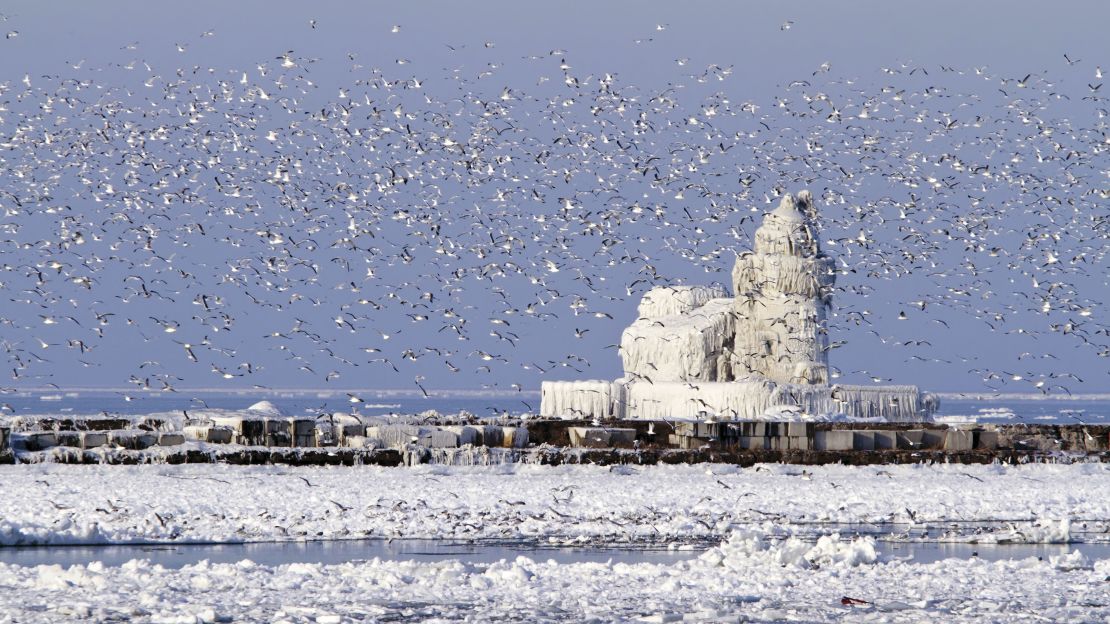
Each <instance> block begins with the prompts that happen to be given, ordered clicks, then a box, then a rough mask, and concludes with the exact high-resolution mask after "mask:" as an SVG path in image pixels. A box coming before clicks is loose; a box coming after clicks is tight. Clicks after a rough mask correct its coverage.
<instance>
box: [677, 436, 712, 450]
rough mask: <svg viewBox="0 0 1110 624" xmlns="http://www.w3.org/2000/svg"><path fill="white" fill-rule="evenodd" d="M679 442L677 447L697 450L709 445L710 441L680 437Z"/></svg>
mask: <svg viewBox="0 0 1110 624" xmlns="http://www.w3.org/2000/svg"><path fill="white" fill-rule="evenodd" d="M679 440H680V443H679V446H680V447H681V448H684V449H699V448H701V447H703V446H709V445H710V444H711V443H710V441H709V440H707V439H705V438H695V437H692V436H680V437H679Z"/></svg>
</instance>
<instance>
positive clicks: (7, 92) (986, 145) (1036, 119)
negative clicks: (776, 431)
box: [0, 24, 1110, 392]
mask: <svg viewBox="0 0 1110 624" xmlns="http://www.w3.org/2000/svg"><path fill="white" fill-rule="evenodd" d="M312 27H313V28H315V24H313V25H312ZM788 27H789V26H787V25H784V26H783V29H786V28H788ZM398 30H399V27H394V28H393V32H394V33H396V32H397V31H398ZM207 34H208V33H206V35H207ZM2 43H3V42H2V41H0V44H2ZM475 47H477V46H475ZM479 51H480V52H481V53H482V54H484V55H485V56H481V57H480V58H481V61H483V62H482V63H481V66H480V67H479V68H477V69H468V68H467V65H466V64H465V63H463V64H460V65H459V66H458V67H456V68H444V69H441V70H435V69H430V68H419V69H417V68H415V67H414V64H413V63H411V62H409V61H407V60H406V59H396V60H395V61H393V62H388V63H386V62H382V61H381V60H380V59H379V60H377V61H375V62H367V61H363V60H361V59H360V58H359V57H358V55H356V54H353V53H352V54H350V55H348V57H347V58H344V59H314V58H304V57H301V56H299V55H298V54H297V53H296V52H295V51H282V52H279V53H277V54H275V56H274V58H269V59H263V60H261V62H259V63H257V64H256V65H255V66H252V67H245V68H231V67H202V66H199V65H194V64H191V63H190V62H189V49H188V46H187V45H185V44H177V55H178V57H179V58H180V59H181V61H182V62H181V63H179V66H176V67H155V66H152V65H150V64H147V63H146V62H144V61H143V59H142V50H141V49H139V47H138V46H128V47H127V48H126V49H125V50H124V53H125V54H128V55H131V56H132V57H133V58H132V60H129V61H127V62H121V63H116V64H107V65H104V66H95V64H94V63H92V62H85V61H82V62H80V63H76V64H72V65H69V66H67V67H64V68H63V70H62V71H60V72H59V73H58V74H56V75H35V76H32V75H26V76H22V77H11V76H0V172H2V173H0V210H2V211H3V219H2V221H0V286H2V292H3V297H4V302H3V305H2V306H0V357H3V358H4V359H5V360H6V364H7V366H6V368H7V372H6V376H7V377H9V378H10V379H9V382H8V383H7V384H0V385H6V386H9V388H8V389H12V388H20V387H43V386H50V385H56V386H62V387H65V386H80V385H86V384H85V383H84V380H86V379H95V380H97V381H98V383H100V384H109V385H110V384H116V385H127V384H130V385H132V387H134V388H136V389H142V390H173V389H175V388H176V387H178V386H181V387H186V386H188V387H200V386H207V387H217V388H218V387H221V386H222V385H224V386H226V387H245V386H249V385H251V384H256V385H285V386H300V387H328V386H335V387H344V388H355V387H364V388H365V387H379V388H381V387H403V386H408V387H416V388H419V389H420V390H424V389H425V388H439V387H468V386H478V385H481V386H483V387H487V388H501V389H506V390H508V389H516V390H520V389H534V388H536V387H537V386H538V383H539V381H540V379H541V378H568V377H580V376H583V374H585V372H586V371H587V369H590V368H593V369H594V373H595V374H594V376H595V377H609V376H612V372H614V371H616V370H617V369H618V367H619V359H618V358H617V354H616V352H615V350H614V345H612V344H610V343H615V342H618V333H619V331H620V330H621V328H622V327H623V326H624V325H625V324H627V323H629V322H631V320H632V319H633V318H634V315H635V306H636V304H637V302H638V301H639V297H640V295H642V294H643V293H644V292H646V291H647V290H648V289H650V288H651V287H653V286H657V285H671V284H681V283H704V282H713V283H719V284H723V285H726V286H728V285H729V284H728V282H729V278H728V275H729V271H730V269H731V265H732V262H733V259H734V257H735V252H737V251H741V250H743V249H745V248H748V247H750V240H749V236H750V234H751V232H752V231H753V230H754V227H755V226H756V225H758V222H759V221H760V215H761V214H762V213H763V212H764V211H766V210H769V209H771V208H773V207H774V205H775V204H777V197H778V196H780V195H781V194H782V193H784V192H787V191H797V190H800V189H801V188H810V189H811V190H812V191H813V192H814V195H815V197H816V198H817V201H818V205H819V209H820V218H821V221H820V228H821V238H822V241H823V245H824V247H825V249H826V251H827V252H829V253H831V254H833V255H834V256H835V257H836V259H837V266H838V269H839V270H840V273H841V275H840V276H839V277H838V290H839V292H838V295H837V297H836V302H837V307H836V310H835V314H834V316H833V317H832V319H831V324H830V329H829V331H830V334H831V337H832V346H833V347H834V348H837V347H842V346H846V345H849V346H851V347H856V346H857V345H858V350H856V351H855V353H856V355H855V356H852V355H851V352H852V351H853V349H852V348H844V349H840V350H838V352H837V354H836V357H837V358H842V362H848V363H849V364H851V363H852V362H863V361H868V362H872V363H874V364H873V365H872V366H871V368H873V369H876V367H881V368H882V370H884V372H887V373H889V370H891V369H889V368H888V367H886V366H885V365H884V364H882V362H884V359H883V358H891V359H890V360H889V361H890V362H895V363H898V362H904V363H905V366H907V367H909V366H910V365H911V364H914V363H916V364H919V365H921V366H931V367H932V368H930V369H928V370H932V371H934V372H936V371H949V372H946V373H944V374H947V375H949V376H948V377H945V379H947V380H949V381H950V382H952V383H956V384H958V383H962V381H961V380H964V379H971V380H973V381H974V383H971V384H969V385H970V386H972V387H987V388H994V389H1004V390H1011V391H1029V390H1033V389H1036V390H1039V391H1041V392H1066V391H1069V388H1072V387H1076V386H1077V384H1080V381H1082V378H1083V377H1084V376H1086V375H1092V374H1093V375H1097V376H1098V377H1097V378H1096V379H1093V380H1091V383H1089V384H1086V385H1081V384H1080V385H1081V386H1082V387H1088V386H1091V385H1092V384H1105V383H1106V381H1107V379H1106V377H1105V376H1104V375H1105V374H1106V373H1108V372H1110V370H1108V369H1110V367H1108V366H1107V364H1106V363H1107V362H1110V360H1108V359H1106V358H1107V357H1108V356H1110V329H1108V327H1110V326H1108V325H1107V324H1106V321H1105V318H1106V316H1105V312H1104V310H1103V303H1104V302H1103V300H1102V299H1103V298H1105V294H1106V293H1107V292H1110V291H1107V277H1106V274H1107V255H1108V251H1107V235H1108V231H1110V209H1108V204H1107V199H1108V196H1110V185H1108V184H1107V168H1108V167H1107V164H1108V162H1110V161H1108V159H1107V150H1108V149H1110V137H1108V135H1107V126H1106V118H1107V115H1108V107H1107V102H1106V98H1105V97H1104V96H1103V95H1102V90H1101V87H1102V84H1101V76H1102V71H1101V69H1098V68H1097V67H1095V66H1094V64H1092V63H1084V62H1082V61H1079V60H1073V59H1071V58H1070V57H1068V58H1064V59H1061V60H1060V67H1054V68H1050V69H1044V70H1038V71H1035V72H1032V73H1029V74H1028V75H1023V76H1004V75H997V74H995V73H994V72H992V71H991V70H990V69H989V68H975V67H969V68H958V67H946V66H939V67H936V66H923V65H913V64H904V65H895V66H892V67H885V68H876V69H875V70H874V71H873V72H870V73H868V74H866V75H865V76H864V77H859V78H847V77H843V76H838V75H837V74H836V73H835V72H834V71H833V70H832V68H831V67H830V65H829V64H827V63H826V64H824V65H821V66H820V67H818V68H816V71H814V72H813V73H812V75H809V74H807V75H806V76H804V77H803V79H800V80H796V81H793V82H789V83H785V84H784V85H783V86H782V87H781V88H780V90H779V91H778V92H777V93H775V94H773V95H771V96H769V97H767V98H764V99H759V98H752V99H746V98H744V97H743V96H742V95H741V94H743V93H744V91H745V90H744V84H743V80H742V78H740V77H738V75H737V73H738V72H737V71H736V70H734V68H733V67H731V66H727V65H710V66H708V67H705V68H703V69H701V70H697V71H693V72H691V71H690V69H689V67H690V62H689V61H688V60H687V59H677V60H676V64H675V67H674V68H672V70H673V73H674V79H673V80H671V81H670V82H669V83H668V84H665V85H656V84H652V85H635V84H624V83H623V82H622V81H621V80H620V79H619V77H618V76H615V75H611V74H605V73H601V74H597V75H595V74H585V73H581V72H579V71H578V70H576V68H575V66H574V61H573V58H574V57H573V55H572V54H571V53H570V52H568V51H563V50H551V51H549V52H547V53H545V54H538V55H535V56H531V57H526V58H522V59H518V58H500V57H498V51H497V48H496V47H495V46H494V45H493V43H492V42H490V43H486V44H485V45H484V46H481V47H480V48H479ZM661 74H665V72H661ZM1058 74H1059V75H1058ZM1049 335H1052V337H1051V338H1048V336H1049ZM842 352H843V355H842ZM957 358H959V360H961V361H960V362H956V359H957ZM835 359H836V358H834V362H833V363H834V364H836V363H837V362H836V361H835ZM599 365H600V366H599ZM957 366H958V368H957ZM1092 366H1093V367H1095V369H1094V371H1093V372H1092V371H1091V370H1090V368H1091V367H1092ZM1076 367H1080V368H1076ZM845 368H851V366H845ZM906 370H907V371H908V370H911V369H910V368H907V369H906ZM912 370H918V371H920V370H926V369H923V368H917V369H912ZM599 371H600V372H599ZM952 371H955V372H954V373H953V372H952ZM834 375H835V376H840V378H841V379H842V380H851V379H852V376H853V375H857V376H858V375H864V376H867V377H872V378H875V379H877V380H878V379H885V378H884V377H883V375H877V374H876V373H874V372H868V371H866V370H860V369H855V370H852V371H848V370H845V371H839V370H838V371H836V372H835V373H834Z"/></svg>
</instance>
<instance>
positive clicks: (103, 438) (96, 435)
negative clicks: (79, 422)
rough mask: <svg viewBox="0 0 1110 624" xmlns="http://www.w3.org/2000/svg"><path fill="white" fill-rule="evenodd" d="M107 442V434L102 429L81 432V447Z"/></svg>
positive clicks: (94, 446) (91, 446) (95, 445)
mask: <svg viewBox="0 0 1110 624" xmlns="http://www.w3.org/2000/svg"><path fill="white" fill-rule="evenodd" d="M107 443H108V434H107V433H104V432H103V431H83V432H81V448H86V449H88V448H96V447H98V446H104V445H105V444H107Z"/></svg>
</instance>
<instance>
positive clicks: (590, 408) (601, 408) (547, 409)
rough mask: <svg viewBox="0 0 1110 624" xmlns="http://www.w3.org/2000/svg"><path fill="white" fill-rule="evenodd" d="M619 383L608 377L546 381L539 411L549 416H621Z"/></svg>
mask: <svg viewBox="0 0 1110 624" xmlns="http://www.w3.org/2000/svg"><path fill="white" fill-rule="evenodd" d="M623 402H624V396H623V392H622V386H621V384H619V383H614V382H611V381H545V382H543V384H541V385H540V415H541V416H544V417H548V418H598V419H609V418H621V417H623V415H624V408H623Z"/></svg>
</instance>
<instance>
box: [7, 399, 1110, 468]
mask: <svg viewBox="0 0 1110 624" xmlns="http://www.w3.org/2000/svg"><path fill="white" fill-rule="evenodd" d="M235 414H239V415H238V416H236V415H235ZM219 418H220V419H222V421H223V422H225V423H227V424H224V425H212V426H210V427H208V428H206V427H205V426H203V425H198V424H196V422H197V421H196V420H190V421H188V422H190V423H191V424H183V423H182V422H179V421H175V420H174V419H171V418H165V417H162V418H158V417H154V416H146V417H139V418H136V419H135V420H128V419H120V418H97V417H91V418H84V419H81V418H76V419H74V418H70V419H53V418H47V419H40V420H31V421H25V422H23V423H20V425H19V427H18V429H17V430H14V431H13V430H11V429H9V428H8V427H0V440H2V441H3V442H4V446H3V447H2V448H0V451H2V452H0V461H7V462H17V463H44V462H46V463H51V462H56V463H73V464H144V463H170V464H182V463H227V464H236V465H257V464H291V465H333V466H337V465H348V466H350V465H380V466H401V465H417V464H427V463H432V464H448V465H492V464H507V463H533V464H564V463H596V464H656V463H670V464H676V463H701V462H714V463H728V464H738V465H751V464H755V463H787V464H806V465H818V464H835V463H842V464H886V463H928V462H949V463H992V462H995V461H1000V462H1004V463H1024V462H1029V461H1074V460H1101V461H1110V452H1108V450H1110V425H1078V424H1077V425H1027V424H1014V425H991V424H968V425H960V426H948V425H941V424H932V423H881V422H871V423H859V422H801V421H745V420H735V421H717V420H671V419H666V420H644V419H635V420H623V421H610V422H607V423H605V425H604V426H599V425H598V424H597V423H596V422H594V421H592V420H555V419H517V420H513V421H503V422H500V421H492V420H489V419H486V420H482V419H474V418H473V417H469V416H463V417H450V416H441V417H439V418H438V419H437V424H412V422H382V421H380V419H364V418H362V417H359V416H354V415H346V414H345V415H325V416H323V417H321V418H318V419H310V418H292V417H287V416H281V415H278V414H271V415H269V416H262V417H260V416H259V415H258V414H257V413H254V412H252V411H251V410H245V411H241V412H229V411H225V412H222V416H220V417H219ZM337 423H341V426H338V425H337ZM121 427H124V428H121ZM216 427H224V428H223V429H216ZM298 431H300V432H301V433H299V434H298V433H297V432H298ZM306 431H311V432H312V433H311V434H309V433H304V432H306ZM214 432H219V433H214ZM291 432H292V433H293V434H295V435H290V433H291Z"/></svg>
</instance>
